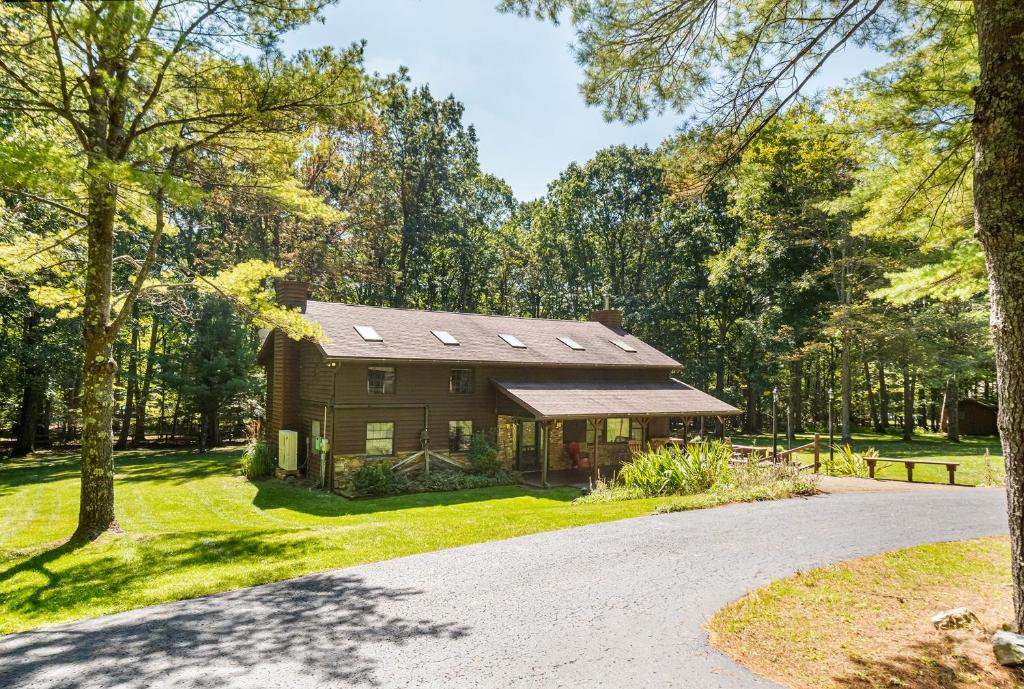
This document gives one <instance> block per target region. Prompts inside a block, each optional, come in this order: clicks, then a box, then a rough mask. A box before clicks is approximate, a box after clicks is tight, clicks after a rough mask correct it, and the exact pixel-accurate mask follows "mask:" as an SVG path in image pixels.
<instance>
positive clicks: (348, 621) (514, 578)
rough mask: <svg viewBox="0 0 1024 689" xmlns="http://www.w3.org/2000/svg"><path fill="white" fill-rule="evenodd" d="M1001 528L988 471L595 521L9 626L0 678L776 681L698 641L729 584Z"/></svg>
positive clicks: (736, 587)
mask: <svg viewBox="0 0 1024 689" xmlns="http://www.w3.org/2000/svg"><path fill="white" fill-rule="evenodd" d="M1005 532H1006V516H1005V502H1004V497H1003V492H1002V491H1001V490H998V489H981V488H978V489H960V490H936V491H920V492H913V493H874V494H855V493H851V494H841V495H829V496H821V497H815V498H809V499H798V500H786V501H781V502H772V503H760V504H750V505H732V506H728V507H722V508H718V509H712V510H703V511H698V512H684V513H678V514H667V515H659V516H651V517H643V518H639V519H629V520H624V521H618V522H611V523H607V524H594V525H590V526H585V527H580V528H576V529H568V530H563V531H555V532H550V533H543V534H536V535H532V536H524V537H521V538H514V539H510V540H506V541H495V542H491V543H483V544H479V545H472V546H465V547H461V548H454V549H451V550H444V551H439V552H434V553H426V554H422V555H416V556H412V557H407V558H402V559H398V560H392V561H388V562H380V563H376V564H372V565H366V566H361V567H354V568H350V569H344V570H338V571H334V572H329V573H325V574H320V575H314V576H308V577H302V578H299V579H293V580H290V581H286V582H280V583H277V584H270V585H267V586H259V587H255V588H250V589H243V590H239V591H234V592H230V593H226V594H220V595H216V596H210V597H207V598H201V599H195V600H189V601H181V602H178V603H171V604H167V605H160V606H155V607H152V608H145V609H142V610H135V611H131V612H127V613H121V614H117V615H111V616H108V617H103V618H98V619H95V620H88V621H84V622H80V623H75V624H70V625H65V626H62V627H52V628H48V629H43V630H38V631H35V632H28V633H24V634H17V635H12V636H7V637H0V687H11V688H13V687H139V688H142V687H211V688H212V687H218V688H219V687H261V688H264V687H266V688H269V687H287V688H289V689H294V688H297V687H349V686H353V687H374V686H379V687H545V688H547V687H573V688H575V689H578V688H580V687H643V688H645V689H647V688H653V687H687V688H694V689H704V688H705V687H706V688H720V687H727V688H730V689H740V688H742V689H750V688H755V687H772V686H775V685H773V684H771V683H769V682H767V681H765V680H762V679H759V678H757V677H755V676H753V675H751V674H750V673H748V672H746V671H745V670H743V669H742V668H740V667H739V666H737V665H735V664H734V663H733V662H731V661H730V660H729V659H728V658H726V657H724V656H723V655H721V654H720V653H718V652H716V651H714V650H713V649H711V648H709V647H708V645H707V636H706V633H705V631H704V627H703V625H704V622H705V621H706V620H707V619H708V618H709V617H710V616H711V615H712V614H714V612H715V611H716V610H718V609H719V608H720V607H722V606H723V605H724V604H726V603H727V602H729V601H730V600H733V599H735V598H737V597H739V596H740V595H742V594H743V593H745V592H746V591H749V590H750V589H752V588H755V587H757V586H760V585H762V584H765V583H767V582H769V581H771V580H773V579H777V578H779V577H782V576H785V575H788V574H790V573H792V572H794V571H796V570H802V569H808V568H811V567H815V566H819V565H822V564H825V563H828V562H833V561H837V560H844V559H849V558H854V557H860V556H863V555H868V554H871V553H876V552H880V551H885V550H891V549H894V548H900V547H904V546H909V545H914V544H917V543H924V542H934V541H943V540H955V539H961V538H971V537H976V536H985V535H992V534H1000V533H1005Z"/></svg>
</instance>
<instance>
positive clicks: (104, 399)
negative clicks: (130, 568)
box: [74, 164, 117, 539]
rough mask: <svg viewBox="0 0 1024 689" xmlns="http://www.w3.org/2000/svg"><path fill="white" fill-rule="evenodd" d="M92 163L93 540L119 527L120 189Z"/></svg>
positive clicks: (85, 328)
mask: <svg viewBox="0 0 1024 689" xmlns="http://www.w3.org/2000/svg"><path fill="white" fill-rule="evenodd" d="M90 168H92V170H91V172H92V175H93V176H92V178H91V182H90V184H89V212H88V217H89V221H88V259H87V270H86V272H85V281H86V282H85V303H84V305H83V308H82V337H83V339H84V340H85V362H84V367H83V373H82V485H81V498H80V501H79V508H78V528H77V529H76V530H75V534H74V537H75V538H86V539H93V538H96V537H97V536H99V535H100V534H101V533H103V532H104V531H106V530H107V529H109V528H112V527H114V526H116V524H117V521H116V519H115V517H114V457H113V452H112V450H113V431H112V428H111V421H112V418H113V410H114V388H113V381H114V371H115V369H116V366H117V365H116V364H115V363H114V358H113V342H114V338H113V337H112V336H111V334H110V333H109V332H108V328H109V326H110V292H111V276H112V268H113V246H114V213H115V206H116V198H115V195H116V191H115V189H114V187H113V186H112V185H110V184H109V183H107V182H106V181H105V180H104V179H102V177H101V176H100V175H99V174H98V173H97V171H96V170H95V166H94V165H92V164H90Z"/></svg>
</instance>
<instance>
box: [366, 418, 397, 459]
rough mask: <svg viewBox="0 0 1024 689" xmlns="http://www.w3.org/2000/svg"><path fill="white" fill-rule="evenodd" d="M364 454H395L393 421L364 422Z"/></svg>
mask: <svg viewBox="0 0 1024 689" xmlns="http://www.w3.org/2000/svg"><path fill="white" fill-rule="evenodd" d="M366 454H368V455H393V454H395V422H394V421H371V422H370V423H368V424H366Z"/></svg>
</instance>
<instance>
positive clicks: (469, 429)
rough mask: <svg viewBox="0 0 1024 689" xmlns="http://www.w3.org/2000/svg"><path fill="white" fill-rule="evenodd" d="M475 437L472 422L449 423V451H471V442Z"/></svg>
mask: <svg viewBox="0 0 1024 689" xmlns="http://www.w3.org/2000/svg"><path fill="white" fill-rule="evenodd" d="M472 437H473V422H472V421H449V422H448V451H449V452H465V451H466V450H468V449H469V441H470V439H471V438H472Z"/></svg>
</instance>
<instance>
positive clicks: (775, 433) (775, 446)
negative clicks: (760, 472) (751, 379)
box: [772, 385, 779, 461]
mask: <svg viewBox="0 0 1024 689" xmlns="http://www.w3.org/2000/svg"><path fill="white" fill-rule="evenodd" d="M778 412H779V386H778V385H776V386H775V387H774V388H772V459H774V460H776V461H778V459H779V426H778V423H777V419H778V415H779V414H778Z"/></svg>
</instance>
